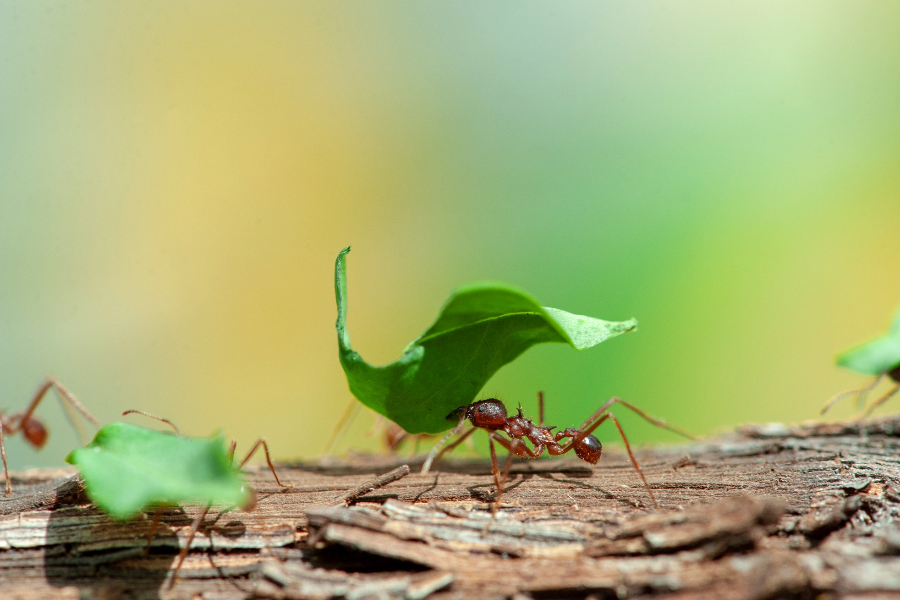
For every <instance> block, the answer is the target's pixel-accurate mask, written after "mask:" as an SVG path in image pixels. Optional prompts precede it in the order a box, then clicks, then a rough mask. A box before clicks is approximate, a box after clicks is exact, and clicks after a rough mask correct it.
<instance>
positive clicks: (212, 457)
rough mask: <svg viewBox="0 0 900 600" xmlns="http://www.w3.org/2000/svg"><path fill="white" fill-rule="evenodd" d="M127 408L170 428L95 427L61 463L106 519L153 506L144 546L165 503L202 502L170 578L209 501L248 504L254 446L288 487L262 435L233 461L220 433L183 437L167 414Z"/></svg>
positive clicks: (129, 515)
mask: <svg viewBox="0 0 900 600" xmlns="http://www.w3.org/2000/svg"><path fill="white" fill-rule="evenodd" d="M130 413H138V414H142V415H145V416H148V417H151V418H154V419H157V420H159V421H162V422H164V423H167V424H169V425H170V426H171V427H172V428H173V429H174V430H175V431H174V433H171V432H166V431H159V430H156V429H148V428H146V427H141V426H140V425H134V424H132V423H122V422H118V423H110V424H109V425H106V426H104V427H103V428H101V429H100V431H98V432H97V435H96V436H95V437H94V440H93V441H92V442H91V443H90V444H88V445H87V446H86V447H84V448H79V449H77V450H74V451H72V453H71V454H69V456H68V457H66V462H68V463H70V464H73V465H76V466H77V467H78V469H79V470H80V471H81V477H82V479H83V480H84V487H85V492H86V493H87V496H88V498H90V500H91V502H93V503H94V504H95V505H96V506H97V507H98V508H100V509H101V510H102V511H103V512H105V513H106V514H108V515H109V516H111V517H112V518H114V519H117V520H119V521H126V520H128V519H131V518H133V517H134V516H136V515H138V514H139V513H141V512H143V511H144V510H146V509H147V508H150V507H156V513H155V515H154V517H153V522H152V524H151V526H150V532H149V534H148V536H147V550H148V551H149V548H150V543H151V541H152V539H153V535H154V533H155V532H156V528H157V526H158V524H159V519H160V515H161V513H162V510H163V509H164V508H165V507H167V506H178V505H180V504H183V503H198V504H204V505H205V509H204V510H202V511H201V512H200V513H199V514H198V516H197V518H196V519H195V520H194V522H193V523H192V524H191V530H190V533H189V535H188V539H187V541H186V542H185V545H184V546H183V547H182V548H181V551H180V553H179V557H178V563H177V564H176V567H175V572H174V574H173V578H172V581H173V582H174V581H175V575H177V573H178V570H179V569H180V568H181V563H182V562H183V561H184V558H185V557H186V556H187V553H188V550H189V549H190V546H191V542H192V541H193V539H194V535H195V534H196V533H197V531H198V530H199V528H200V525H201V524H202V522H203V518H204V517H205V516H206V513H207V512H208V511H209V509H210V507H211V505H213V504H222V505H226V506H229V507H234V506H236V507H238V508H241V509H244V510H250V509H252V507H253V505H254V504H255V494H254V493H253V489H252V488H251V487H250V484H249V482H248V481H247V478H246V477H245V476H244V474H243V472H242V471H241V467H243V466H244V464H246V462H247V461H248V460H250V457H251V456H252V455H253V454H254V452H256V450H258V449H259V448H260V446H261V447H262V448H263V450H264V451H265V455H266V462H267V463H268V465H269V469H271V471H272V475H274V476H275V482H276V483H277V484H278V485H280V486H281V487H283V488H285V487H290V486H286V485H284V484H282V483H281V481H280V480H279V479H278V475H277V474H276V473H275V467H274V466H273V465H272V461H271V459H270V458H269V449H268V446H267V445H266V442H265V440H264V439H263V438H259V439H258V440H257V441H256V443H255V444H254V445H253V447H252V448H251V450H250V452H249V453H248V454H247V456H246V457H245V458H244V460H242V461H241V463H240V464H239V465H237V466H235V464H234V449H235V442H232V443H231V446H230V448H228V449H226V447H225V440H224V439H223V438H222V436H221V434H219V433H215V434H213V435H212V436H210V437H207V438H195V437H188V436H184V435H181V434H180V433H179V432H178V428H177V427H175V425H173V424H172V422H171V421H169V420H167V419H161V418H159V417H154V416H153V415H149V414H147V413H144V412H141V411H132V410H129V411H125V412H124V413H122V414H123V415H127V414H130Z"/></svg>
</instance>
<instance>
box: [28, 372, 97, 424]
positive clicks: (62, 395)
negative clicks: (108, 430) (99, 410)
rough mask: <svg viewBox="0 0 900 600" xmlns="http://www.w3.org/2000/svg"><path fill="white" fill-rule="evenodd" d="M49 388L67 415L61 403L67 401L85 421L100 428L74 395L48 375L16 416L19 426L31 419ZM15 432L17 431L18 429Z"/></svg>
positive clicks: (64, 406)
mask: <svg viewBox="0 0 900 600" xmlns="http://www.w3.org/2000/svg"><path fill="white" fill-rule="evenodd" d="M51 388H53V390H54V391H56V393H57V395H58V396H59V400H60V403H62V405H63V408H64V410H66V412H67V413H68V411H69V409H68V408H66V404H65V402H63V400H66V401H68V403H69V405H70V406H74V407H75V408H76V409H77V410H78V412H80V413H81V415H82V416H83V417H84V418H85V419H87V420H88V421H90V422H91V423H93V424H94V425H96V426H98V427H99V426H100V423H99V422H98V421H97V418H96V417H95V416H94V415H92V414H91V413H90V411H89V410H88V409H87V408H85V407H84V405H83V404H82V403H81V402H80V401H79V400H78V398H76V397H75V394H73V393H72V392H70V391H69V390H68V389H67V388H66V386H64V385H63V384H61V383H60V382H59V381H57V380H56V378H55V377H51V376H49V375H48V376H46V377H44V379H42V380H41V383H40V384H38V387H37V389H36V390H35V391H34V394H33V395H32V396H31V401H30V402H29V403H28V406H27V407H26V408H25V410H24V411H22V412H21V413H19V414H18V415H16V417H17V418H18V421H19V425H20V426H21V424H22V423H23V422H24V421H26V420H27V419H30V418H31V415H32V413H34V411H35V410H36V409H37V407H38V404H40V403H41V400H43V399H44V396H46V395H47V392H49V391H50V389H51ZM73 423H74V422H73ZM76 428H77V425H76ZM16 430H17V431H18V428H17V429H16Z"/></svg>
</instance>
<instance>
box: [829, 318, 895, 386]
mask: <svg viewBox="0 0 900 600" xmlns="http://www.w3.org/2000/svg"><path fill="white" fill-rule="evenodd" d="M835 362H836V363H837V365H838V366H841V367H846V368H848V369H850V370H851V371H856V372H857V373H861V374H863V375H880V374H882V373H887V372H888V371H891V370H892V369H893V368H894V367H897V366H900V312H898V313H897V315H896V316H895V317H894V322H893V323H892V324H891V328H890V329H889V330H888V332H887V333H886V334H884V335H882V336H881V337H877V338H875V339H874V340H870V341H868V342H866V343H864V344H860V345H859V346H855V347H853V348H851V349H850V350H847V351H845V352H842V353H841V354H839V355H838V357H837V359H836V361H835Z"/></svg>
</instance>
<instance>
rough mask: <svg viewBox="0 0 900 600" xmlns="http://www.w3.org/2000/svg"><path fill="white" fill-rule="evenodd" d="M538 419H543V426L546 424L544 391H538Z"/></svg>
mask: <svg viewBox="0 0 900 600" xmlns="http://www.w3.org/2000/svg"><path fill="white" fill-rule="evenodd" d="M538 419H540V421H541V427H543V426H544V392H542V391H541V392H538Z"/></svg>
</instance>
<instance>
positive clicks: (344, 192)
mask: <svg viewBox="0 0 900 600" xmlns="http://www.w3.org/2000/svg"><path fill="white" fill-rule="evenodd" d="M898 31H900V3H897V2H889V1H879V2H854V3H850V2H821V1H815V2H813V1H808V2H792V3H782V2H774V1H771V2H758V1H754V2H729V3H722V2H714V1H709V2H688V1H682V2H596V1H590V2H566V3H556V2H523V1H520V0H516V1H514V2H493V3H482V2H421V3H399V2H366V3H361V2H360V3H346V2H312V3H307V2H297V1H295V0H291V1H288V2H274V1H270V2H258V3H249V2H223V1H221V0H217V1H216V2H191V3H174V2H172V3H160V2H128V3H120V2H111V1H107V0H103V1H94V2H91V3H87V2H81V3H61V2H38V1H33V0H29V1H28V2H9V1H3V2H0V53H2V54H0V55H2V60H0V340H2V341H0V397H2V400H0V407H3V408H5V409H6V410H7V411H13V410H18V409H20V408H21V407H22V406H23V405H24V403H25V402H26V400H27V398H28V397H29V396H30V394H31V393H32V390H33V389H34V387H35V386H36V385H37V383H38V381H39V380H40V378H41V377H42V376H43V375H44V374H45V373H48V372H49V373H54V374H56V375H57V376H58V377H59V378H60V379H61V380H62V381H63V382H64V383H65V384H66V385H67V386H68V387H69V388H70V389H72V390H73V391H74V392H75V393H76V394H77V395H78V396H79V397H80V398H81V399H82V401H83V402H84V403H85V404H86V405H88V406H89V407H90V408H91V409H92V410H93V411H94V412H95V413H96V414H97V415H98V417H100V419H101V420H102V421H105V422H106V421H112V420H116V419H117V418H118V415H119V414H120V413H121V411H122V410H124V409H126V408H140V409H143V410H146V411H150V412H152V413H157V414H160V415H164V416H166V417H168V418H170V419H172V420H174V421H175V422H177V423H178V424H179V425H180V426H181V428H182V431H184V432H187V433H190V434H195V435H200V434H204V435H205V434H208V433H210V432H211V431H212V430H214V429H216V428H223V429H224V430H225V433H226V434H227V435H229V436H233V437H235V438H236V439H237V440H238V442H239V444H240V447H243V448H246V447H247V446H248V445H249V444H250V443H251V442H252V441H253V440H254V439H255V438H256V437H257V436H260V435H264V436H266V437H267V438H268V440H269V442H270V445H271V448H272V451H273V454H274V455H275V456H276V457H280V458H294V457H310V456H313V455H316V454H318V453H320V452H321V451H322V448H323V446H324V443H325V440H326V438H327V437H328V435H329V433H330V432H331V430H332V427H333V426H334V424H335V423H336V422H337V420H338V418H339V416H340V414H341V413H342V411H343V410H344V408H345V407H346V405H347V403H348V402H349V401H350V400H351V396H350V394H349V392H348V391H347V385H346V381H345V379H344V376H343V373H342V371H341V368H340V366H339V364H338V360H337V344H336V340H335V332H334V320H335V308H334V297H333V284H332V276H333V271H332V269H333V261H334V258H335V256H336V254H337V252H338V251H339V250H340V249H341V248H342V247H344V246H346V245H348V244H352V245H353V252H352V253H351V254H350V256H349V263H348V279H349V300H350V312H349V330H350V334H351V336H352V338H353V342H354V346H355V348H356V349H358V350H359V351H360V353H361V354H362V355H363V357H365V358H366V359H368V360H369V361H372V362H388V361H391V360H394V359H395V358H397V357H398V356H399V353H400V350H401V349H402V348H403V346H404V345H405V344H406V343H407V342H409V341H410V340H412V339H413V338H415V337H416V336H417V335H418V334H419V333H421V332H422V331H423V330H424V329H425V327H427V326H428V324H429V323H430V321H431V320H432V319H433V318H434V316H435V315H436V313H437V310H438V308H439V306H440V304H441V303H442V302H443V300H444V299H445V298H446V296H447V294H448V292H449V291H450V289H452V288H453V287H454V286H456V285H458V284H461V283H464V282H468V281H472V280H478V279H499V280H503V281H508V282H510V283H514V284H517V285H519V286H522V287H523V288H525V289H526V290H528V291H530V292H531V293H532V294H534V295H535V296H536V297H537V298H538V299H540V300H541V301H542V302H543V303H545V304H546V305H548V306H554V307H558V308H562V309H564V310H567V311H571V312H576V313H582V314H587V315H592V316H596V317H600V318H606V319H614V320H618V319H625V318H628V317H632V316H634V317H637V318H638V319H639V321H640V329H639V331H638V332H637V333H635V334H629V335H627V336H623V337H621V338H617V339H614V340H611V341H610V342H608V343H605V344H603V345H601V346H600V347H598V348H595V349H592V350H588V351H585V352H581V353H579V352H576V351H574V350H572V349H570V348H567V347H565V346H563V345H545V346H542V347H538V348H536V349H533V350H531V351H529V352H528V353H526V354H525V355H524V356H523V357H522V358H521V359H520V360H519V361H517V362H516V363H514V364H512V365H510V366H508V367H506V368H505V369H504V370H502V371H501V372H500V373H499V374H498V376H497V377H495V379H494V380H492V381H491V382H490V383H489V384H488V386H487V387H486V389H485V394H497V395H499V396H500V397H501V398H502V399H504V400H506V401H507V402H508V403H510V404H513V405H514V404H515V403H517V402H522V404H523V405H524V406H525V407H526V410H527V411H529V412H531V411H533V410H534V408H535V405H536V400H535V397H536V392H537V391H538V390H544V391H545V392H546V394H547V400H548V418H549V421H550V422H552V423H555V424H557V425H560V426H568V425H572V424H576V423H578V422H580V421H581V420H582V419H583V418H584V417H586V416H587V415H588V414H590V413H591V412H592V411H593V410H594V409H595V408H596V407H597V406H598V405H599V404H600V403H601V402H602V401H604V400H605V399H606V398H608V397H609V396H611V395H614V394H615V395H620V396H622V397H624V398H626V399H628V400H630V401H632V402H634V403H635V404H638V405H639V406H641V407H643V408H644V409H646V410H647V411H649V412H651V413H653V414H655V415H658V416H661V417H663V418H666V419H667V420H669V421H670V422H673V423H677V424H678V425H681V426H683V427H686V428H688V429H691V430H694V431H696V432H698V433H703V434H706V433H711V432H714V431H716V430H721V429H722V428H725V427H728V426H732V425H735V424H738V423H741V422H747V421H798V420H804V419H810V418H814V417H816V415H817V413H818V409H819V408H820V407H821V405H822V404H823V402H824V401H825V400H826V399H827V398H828V397H829V396H831V395H832V394H834V393H836V392H838V391H841V390H843V389H846V388H849V387H852V386H855V385H857V384H860V383H863V382H864V380H863V379H862V378H861V377H859V376H856V375H854V374H851V373H847V372H842V371H840V370H838V369H837V368H836V367H834V366H833V364H832V361H833V356H834V354H835V353H836V352H838V351H839V350H842V349H844V348H846V347H847V346H849V345H852V344H854V343H857V342H860V341H863V340H864V339H867V338H869V337H872V336H874V335H877V334H879V333H881V332H882V331H883V330H884V329H885V327H886V326H887V324H888V322H889V321H890V318H891V316H892V314H893V312H894V311H895V309H897V307H898V305H900V278H898V277H897V267H898V257H900V235H898V232H900V229H898V224H900V35H898ZM55 404H56V403H55V401H53V402H49V403H48V404H47V405H46V406H42V407H41V408H40V410H39V415H40V416H41V417H42V418H45V419H46V420H47V422H48V423H49V426H50V428H51V430H52V435H51V442H50V444H49V446H48V448H47V449H45V451H44V452H42V453H35V452H33V451H32V450H31V449H29V448H26V446H25V444H24V443H23V442H22V440H21V439H16V440H11V441H10V443H9V444H8V446H9V455H10V460H11V466H12V467H13V468H14V469H22V468H25V467H27V466H30V465H52V464H59V463H61V461H62V458H63V457H64V456H65V454H66V453H67V452H68V450H70V449H71V448H72V447H73V446H74V445H75V444H76V443H77V441H78V439H77V436H76V435H75V434H74V433H73V432H72V431H71V429H70V428H69V427H68V426H67V425H66V424H65V421H64V419H63V417H62V413H61V411H60V409H59V407H58V406H56V405H55ZM898 407H900V406H898V402H897V401H894V402H893V403H892V404H891V403H889V404H887V405H886V406H885V410H886V411H896V410H898ZM619 413H620V415H621V416H622V417H623V421H624V422H625V426H626V427H627V430H628V431H629V432H630V433H631V435H632V436H633V437H634V438H635V440H636V441H638V442H644V443H648V442H651V441H655V440H671V439H672V437H671V436H670V435H669V434H667V433H665V432H661V431H658V430H654V429H653V428H651V427H648V426H646V425H644V424H643V423H641V422H639V421H638V420H636V419H635V418H632V417H631V416H630V415H622V414H621V411H619ZM852 414H854V413H853V410H852V408H851V406H850V404H849V403H847V405H846V406H840V407H838V408H837V409H836V410H835V411H834V415H833V416H834V417H848V416H850V415H852ZM137 422H141V421H137ZM371 422H372V419H371V415H368V416H366V417H364V418H360V419H359V420H357V422H355V423H354V425H353V426H352V427H351V429H350V431H349V433H348V435H347V436H345V437H344V438H343V439H342V441H341V444H340V448H341V449H343V450H347V449H348V448H368V449H376V448H378V446H379V444H378V440H377V439H376V438H373V437H371V436H370V435H368V432H369V430H370V428H371ZM604 429H605V428H604ZM600 437H601V439H603V440H604V441H605V440H610V441H612V440H614V439H615V434H614V430H611V429H605V431H604V430H603V429H601V431H600Z"/></svg>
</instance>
